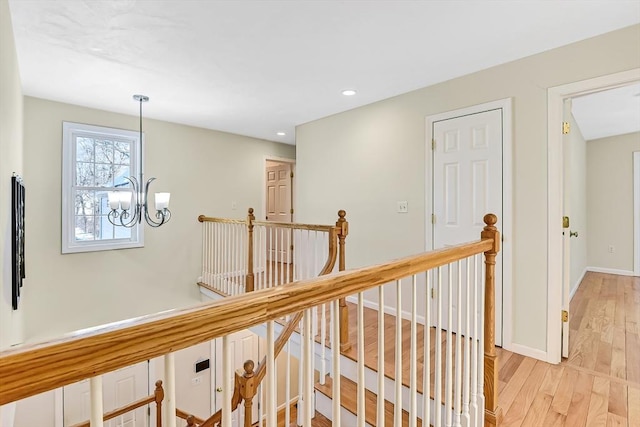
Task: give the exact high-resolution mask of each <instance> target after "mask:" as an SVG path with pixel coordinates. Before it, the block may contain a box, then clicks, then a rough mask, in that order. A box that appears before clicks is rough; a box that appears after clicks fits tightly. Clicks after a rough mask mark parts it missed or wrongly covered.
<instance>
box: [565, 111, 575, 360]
mask: <svg viewBox="0 0 640 427" xmlns="http://www.w3.org/2000/svg"><path fill="white" fill-rule="evenodd" d="M562 115H563V122H564V123H569V117H571V99H566V100H565V101H564V105H563V111H562ZM569 131H570V130H569V129H567V132H563V135H562V167H563V170H562V187H563V189H562V190H563V191H562V212H563V215H564V217H566V218H568V220H569V224H565V223H563V228H562V310H563V316H562V357H569V322H568V321H565V319H567V320H568V317H569V300H570V299H569V293H570V288H571V241H570V239H571V228H570V225H571V185H572V183H571V172H572V171H571V162H572V158H571V155H572V152H573V150H572V149H571V141H570V138H569V136H568V132H569ZM563 221H564V220H563ZM565 225H566V227H565ZM564 311H566V312H567V316H566V317H565V316H564Z"/></svg>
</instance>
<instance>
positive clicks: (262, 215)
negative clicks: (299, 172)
mask: <svg viewBox="0 0 640 427" xmlns="http://www.w3.org/2000/svg"><path fill="white" fill-rule="evenodd" d="M268 161H271V162H279V163H289V164H291V172H293V178H291V208H292V209H293V215H291V222H294V218H295V215H296V199H297V197H296V192H295V190H296V186H295V185H294V183H295V181H294V180H295V178H296V159H290V158H288V157H278V156H269V155H267V156H264V159H263V161H262V190H260V193H261V194H262V203H261V205H260V210H259V211H258V213H259V214H260V215H256V218H258V220H259V221H263V220H264V218H265V217H266V215H267V212H266V206H267V194H266V191H265V189H266V188H267V178H266V173H265V172H266V169H267V162H268Z"/></svg>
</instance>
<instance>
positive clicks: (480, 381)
mask: <svg viewBox="0 0 640 427" xmlns="http://www.w3.org/2000/svg"><path fill="white" fill-rule="evenodd" d="M479 256H480V255H479ZM479 264H480V278H479V283H480V295H478V298H479V300H480V324H479V325H478V327H479V329H480V341H479V342H478V397H479V399H478V400H479V403H478V412H479V413H478V417H484V408H485V405H484V322H486V319H485V318H484V301H485V293H486V289H485V283H484V280H485V277H486V276H485V265H484V260H483V259H482V258H480V262H479Z"/></svg>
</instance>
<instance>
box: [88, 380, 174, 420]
mask: <svg viewBox="0 0 640 427" xmlns="http://www.w3.org/2000/svg"><path fill="white" fill-rule="evenodd" d="M89 400H90V402H91V418H90V421H89V422H90V424H89V425H90V426H91V427H102V426H103V425H104V422H103V421H102V419H103V414H104V410H103V408H102V375H98V376H97V377H93V378H90V379H89ZM174 419H175V417H174Z"/></svg>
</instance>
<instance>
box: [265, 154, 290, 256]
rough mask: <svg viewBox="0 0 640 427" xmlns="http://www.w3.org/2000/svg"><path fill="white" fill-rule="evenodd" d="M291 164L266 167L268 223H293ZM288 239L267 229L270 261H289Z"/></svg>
mask: <svg viewBox="0 0 640 427" xmlns="http://www.w3.org/2000/svg"><path fill="white" fill-rule="evenodd" d="M291 180H292V176H291V164H290V163H279V164H277V165H275V166H267V167H266V185H267V187H266V195H267V197H266V201H267V206H266V212H267V217H266V220H267V221H273V222H291V216H292V211H291V210H292V206H291V189H292V186H291ZM286 240H287V239H286V238H283V236H281V233H280V232H278V233H276V232H275V231H273V232H272V231H271V230H269V229H267V254H268V259H269V260H270V261H277V260H280V261H281V262H282V261H283V260H286V259H287V245H286V244H285V243H284V242H285V241H286Z"/></svg>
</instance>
